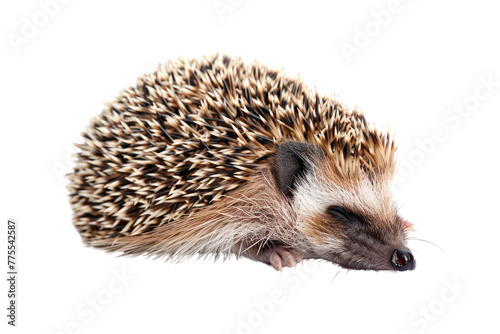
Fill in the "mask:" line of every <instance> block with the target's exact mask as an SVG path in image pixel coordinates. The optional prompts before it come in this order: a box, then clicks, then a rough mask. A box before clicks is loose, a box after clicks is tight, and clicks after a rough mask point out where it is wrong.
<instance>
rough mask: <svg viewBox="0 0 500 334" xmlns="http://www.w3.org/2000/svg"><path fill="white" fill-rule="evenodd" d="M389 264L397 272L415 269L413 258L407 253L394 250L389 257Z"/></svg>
mask: <svg viewBox="0 0 500 334" xmlns="http://www.w3.org/2000/svg"><path fill="white" fill-rule="evenodd" d="M391 264H392V267H393V268H394V269H396V270H397V271H407V270H413V269H415V267H416V262H415V258H414V257H413V254H412V253H411V252H409V251H406V250H402V249H396V250H395V251H394V252H393V253H392V256H391Z"/></svg>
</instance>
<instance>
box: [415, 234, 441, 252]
mask: <svg viewBox="0 0 500 334" xmlns="http://www.w3.org/2000/svg"><path fill="white" fill-rule="evenodd" d="M407 239H408V240H416V241H422V242H426V243H428V244H431V245H433V246H436V247H437V248H438V249H439V250H441V251H442V252H443V253H444V254H446V252H445V251H444V249H442V248H441V247H440V246H438V245H436V244H435V243H433V242H432V241H429V240H424V239H419V238H414V237H409V238H407Z"/></svg>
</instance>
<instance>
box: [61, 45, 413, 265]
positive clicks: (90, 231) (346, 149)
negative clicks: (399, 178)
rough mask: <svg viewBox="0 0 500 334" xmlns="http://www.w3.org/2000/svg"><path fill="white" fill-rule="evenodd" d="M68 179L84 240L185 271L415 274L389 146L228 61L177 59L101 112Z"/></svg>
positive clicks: (292, 87)
mask: <svg viewBox="0 0 500 334" xmlns="http://www.w3.org/2000/svg"><path fill="white" fill-rule="evenodd" d="M82 136H83V141H82V143H79V144H75V145H76V146H77V147H78V153H76V154H75V158H76V159H75V167H74V170H73V171H72V173H70V174H69V175H68V178H69V183H68V189H69V200H70V204H71V207H72V210H73V224H74V226H75V227H76V229H77V231H78V232H79V234H80V235H81V237H82V240H83V243H84V244H86V245H88V246H92V247H96V248H100V249H104V250H106V251H108V252H119V253H121V255H130V256H137V255H146V256H154V257H155V258H156V257H161V258H165V259H166V260H173V261H181V260H183V259H186V258H189V257H192V256H198V257H214V258H215V259H217V258H219V257H222V258H223V259H226V258H228V257H230V256H236V258H240V257H244V258H248V259H251V260H254V261H259V262H263V263H265V264H267V265H270V266H272V267H273V268H275V269H276V270H279V271H281V270H282V268H284V267H295V266H296V264H297V263H299V262H301V261H302V260H305V259H321V260H326V261H328V262H332V263H334V264H337V265H338V266H340V267H341V268H347V269H355V270H375V271H378V270H387V271H406V270H413V269H414V268H415V265H416V263H415V259H414V257H413V255H412V253H411V251H410V250H409V249H408V247H407V246H406V245H407V240H408V237H407V234H408V231H410V230H412V224H411V223H410V222H408V221H407V220H406V219H404V218H402V217H401V216H400V215H399V214H398V207H397V205H396V202H395V200H394V198H393V195H392V193H391V181H392V179H393V176H394V173H395V151H396V145H395V143H394V139H393V136H391V135H390V134H389V133H382V132H379V131H377V129H376V128H375V127H374V126H373V125H372V124H369V123H368V122H367V121H366V119H365V117H364V115H363V114H362V112H361V111H359V110H358V109H357V108H354V109H351V110H349V109H347V108H346V107H344V106H343V105H342V104H341V103H340V102H339V101H338V99H337V97H336V96H334V95H330V96H320V94H318V92H317V91H316V89H315V90H314V91H313V90H311V89H309V88H307V87H306V86H305V84H304V83H303V80H302V79H301V78H300V77H297V78H290V77H288V76H287V75H285V73H284V72H283V70H282V69H280V68H268V67H266V66H265V65H263V64H261V63H260V62H257V61H254V62H252V63H250V64H245V63H244V62H243V61H242V60H241V58H231V57H228V56H226V55H223V56H219V55H215V56H206V57H203V58H201V59H186V58H184V57H181V58H179V59H178V60H177V61H168V62H166V63H163V64H160V65H158V67H157V68H156V70H155V71H153V72H152V73H149V74H145V75H142V76H141V77H139V78H138V79H137V82H136V85H135V86H133V87H132V86H131V87H128V88H126V89H125V90H123V91H122V92H121V93H119V95H118V96H117V98H116V99H115V100H114V101H113V102H111V103H107V104H105V107H104V109H103V111H102V112H101V113H100V114H99V115H97V116H95V117H94V118H93V119H91V121H90V124H89V125H88V126H87V127H86V129H85V131H84V132H83V133H82Z"/></svg>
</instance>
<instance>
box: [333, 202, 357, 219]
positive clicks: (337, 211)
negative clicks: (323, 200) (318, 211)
mask: <svg viewBox="0 0 500 334" xmlns="http://www.w3.org/2000/svg"><path fill="white" fill-rule="evenodd" d="M327 213H328V214H329V215H331V216H333V217H335V218H336V219H339V220H341V221H346V220H347V221H348V222H362V219H361V218H359V217H358V216H356V215H355V214H354V213H351V212H349V211H347V210H346V209H344V208H342V207H340V206H335V205H333V206H330V207H329V208H328V209H327Z"/></svg>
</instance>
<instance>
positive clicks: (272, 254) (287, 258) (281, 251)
mask: <svg viewBox="0 0 500 334" xmlns="http://www.w3.org/2000/svg"><path fill="white" fill-rule="evenodd" d="M242 255H243V256H246V257H248V258H250V259H252V260H254V261H259V262H263V263H265V264H267V265H270V266H271V267H273V268H274V269H276V270H278V271H282V269H283V268H284V267H295V266H296V265H297V263H299V262H301V261H302V257H301V256H300V254H299V252H297V251H296V250H295V249H293V248H288V247H285V246H280V245H273V244H266V245H264V246H259V245H255V246H252V247H251V248H250V249H248V250H246V251H245V252H244V253H243V254H242Z"/></svg>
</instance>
